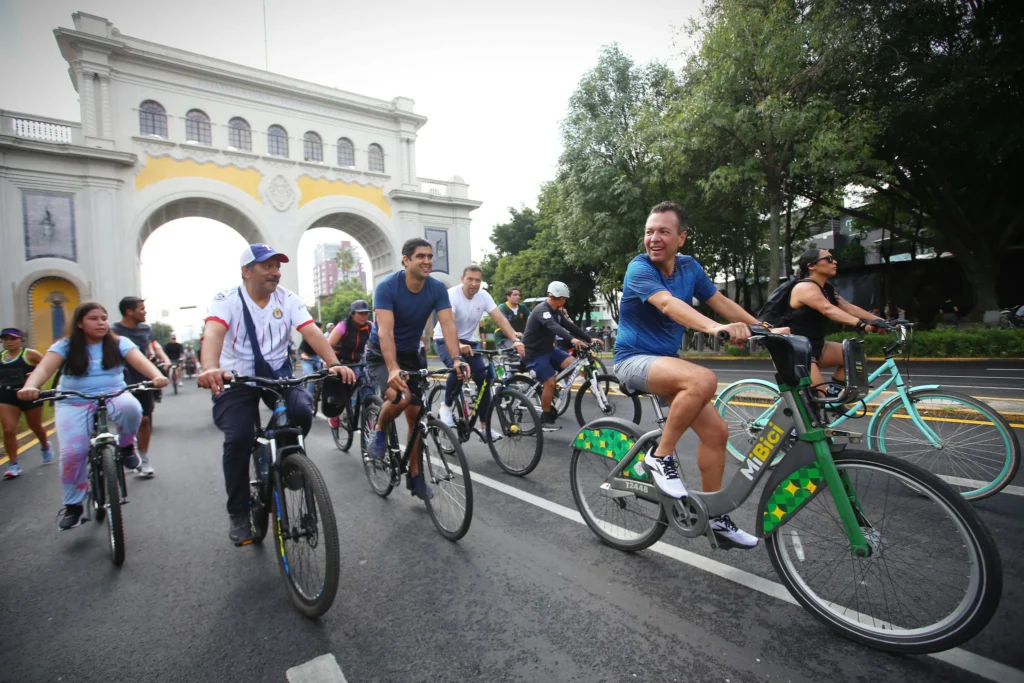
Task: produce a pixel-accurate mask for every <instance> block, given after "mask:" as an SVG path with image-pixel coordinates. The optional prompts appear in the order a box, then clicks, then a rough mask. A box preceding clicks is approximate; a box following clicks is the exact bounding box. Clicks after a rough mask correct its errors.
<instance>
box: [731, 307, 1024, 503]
mask: <svg viewBox="0 0 1024 683" xmlns="http://www.w3.org/2000/svg"><path fill="white" fill-rule="evenodd" d="M912 330H913V327H912V325H910V323H907V321H905V320H898V321H894V322H893V323H892V325H891V328H890V330H889V331H890V334H892V335H893V337H894V339H893V343H892V344H891V345H890V346H889V347H888V348H886V350H885V362H884V363H882V365H881V366H879V368H878V369H877V370H875V371H874V372H872V373H871V376H870V377H869V378H868V381H869V382H870V383H872V384H873V383H874V382H876V381H878V380H879V379H880V378H883V377H885V375H888V377H887V378H885V379H883V380H882V381H881V383H880V384H878V385H877V386H876V387H875V388H874V389H872V390H871V392H870V393H868V394H867V396H865V397H864V398H863V399H862V400H860V401H858V402H857V403H855V404H853V405H843V402H842V401H832V402H830V404H829V405H827V406H825V410H826V412H828V413H831V414H832V415H833V416H834V417H833V419H832V421H831V423H830V424H829V425H828V426H829V427H830V428H836V427H839V426H841V425H842V424H843V423H844V422H846V421H847V420H850V419H856V418H860V417H868V416H870V418H871V420H870V422H869V423H868V427H867V439H868V440H867V447H868V448H869V449H871V450H875V451H879V452H881V453H886V454H888V455H894V456H896V457H898V458H902V459H904V460H907V461H909V462H912V463H914V464H915V465H919V466H921V467H923V468H925V469H926V470H928V471H930V472H932V473H933V474H936V475H938V476H939V477H940V478H941V479H943V480H944V481H945V482H946V483H948V484H949V485H950V486H952V487H953V488H954V489H955V490H957V491H959V492H960V494H961V495H962V496H963V497H964V498H966V499H967V500H970V501H977V500H981V499H983V498H988V497H989V496H994V495H995V494H997V493H999V492H1000V491H1001V490H1003V489H1004V488H1005V487H1006V486H1007V485H1008V484H1009V483H1010V482H1011V481H1013V478H1014V476H1015V475H1016V474H1017V469H1018V467H1019V466H1020V443H1019V442H1018V440H1017V435H1016V434H1015V433H1014V431H1013V427H1012V426H1011V425H1010V423H1009V422H1007V421H1006V419H1005V418H1003V416H1002V415H1000V414H999V412H998V411H996V410H995V409H994V408H992V407H991V406H989V405H987V404H985V403H984V402H982V401H979V400H978V399H976V398H974V397H973V396H967V395H966V394H961V393H958V392H955V391H949V390H948V389H944V388H942V386H940V385H938V384H928V385H920V386H910V384H909V382H908V381H906V380H904V378H903V376H902V375H901V374H900V370H899V367H898V365H897V363H896V360H895V358H896V356H897V355H899V353H900V352H901V351H903V352H904V353H905V356H906V357H908V358H909V354H910V348H911V346H912V336H911V335H912ZM890 387H891V388H892V389H893V390H894V391H895V393H894V394H893V395H891V396H889V397H888V398H886V399H883V400H882V401H881V403H880V405H878V407H877V408H873V412H872V410H869V409H868V406H869V405H871V404H872V402H873V401H875V400H876V399H878V398H879V397H881V396H882V394H883V392H885V391H887V390H889V389H890ZM781 402H782V399H781V397H780V396H779V388H778V387H777V386H776V385H775V384H772V383H771V382H766V381H764V380H759V379H744V380H740V381H738V382H734V383H732V384H730V385H729V386H728V387H726V388H725V389H723V390H722V392H721V393H720V394H719V395H718V398H717V399H716V400H715V408H716V409H717V410H718V413H719V414H720V415H721V416H722V417H723V418H724V419H725V421H726V423H728V425H729V447H728V448H729V453H730V454H731V455H732V456H733V457H734V458H736V459H737V460H743V459H744V458H746V452H747V451H748V450H749V448H750V444H752V443H754V442H755V441H757V440H758V439H759V438H760V436H761V434H762V433H763V431H764V429H765V425H766V424H767V421H768V419H769V418H770V417H771V415H772V413H773V412H774V411H775V408H776V407H778V406H779V405H780V403H781Z"/></svg>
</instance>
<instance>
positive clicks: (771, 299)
mask: <svg viewBox="0 0 1024 683" xmlns="http://www.w3.org/2000/svg"><path fill="white" fill-rule="evenodd" d="M798 282H802V279H801V278H799V277H798V276H796V275H794V276H793V277H791V278H789V279H788V280H786V281H785V282H783V283H782V284H781V285H779V286H778V287H776V288H775V290H774V291H773V292H772V293H771V294H769V295H768V300H767V301H765V302H764V306H762V307H761V310H760V311H758V312H757V319H758V320H761V321H763V322H766V323H768V324H769V325H771V326H772V327H782V326H783V324H784V323H785V320H786V315H787V314H788V313H789V311H790V310H791V309H790V308H789V294H790V292H792V291H793V287H794V286H795V285H796V283H798Z"/></svg>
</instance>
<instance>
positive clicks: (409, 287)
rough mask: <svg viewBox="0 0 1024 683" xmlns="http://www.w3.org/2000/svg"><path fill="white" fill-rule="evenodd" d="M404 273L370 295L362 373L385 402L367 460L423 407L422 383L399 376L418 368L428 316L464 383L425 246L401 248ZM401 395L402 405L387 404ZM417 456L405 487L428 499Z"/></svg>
mask: <svg viewBox="0 0 1024 683" xmlns="http://www.w3.org/2000/svg"><path fill="white" fill-rule="evenodd" d="M402 265H403V266H405V268H404V270H400V271H398V272H397V273H392V274H391V275H388V276H387V277H385V278H384V279H382V280H381V281H380V283H379V284H378V285H377V288H376V290H375V291H374V294H373V310H374V320H375V322H376V323H377V324H376V325H374V328H373V331H372V332H370V339H369V341H368V342H367V343H366V369H367V370H368V371H369V372H370V374H371V376H373V378H374V379H375V380H376V382H377V386H379V387H380V388H381V390H383V391H385V395H386V398H387V400H385V401H384V405H383V407H382V408H381V409H380V416H379V417H378V418H377V431H376V432H375V433H374V435H373V440H372V441H371V442H370V457H373V458H378V459H379V458H383V457H384V454H385V453H386V452H387V428H388V427H389V426H390V425H391V422H392V421H393V420H394V419H395V418H396V417H398V415H399V414H401V413H402V412H404V411H405V409H406V408H407V407H409V406H413V409H412V410H409V411H405V419H406V421H407V422H408V423H409V429H410V430H411V429H412V428H413V426H414V425H415V423H416V420H417V419H418V418H419V413H420V407H421V406H422V405H423V382H422V380H419V379H415V380H414V379H410V381H409V382H406V380H405V379H403V378H402V371H403V370H404V371H407V372H414V371H417V370H421V369H422V365H421V363H420V355H419V345H420V337H421V336H422V335H423V327H424V326H425V325H426V324H427V320H428V319H429V318H430V316H431V314H434V313H436V314H437V319H438V322H439V323H440V325H441V331H442V332H443V335H444V343H445V348H447V349H448V353H449V354H450V355H451V357H452V358H454V359H455V361H454V370H455V372H458V373H459V376H460V377H461V378H462V379H465V378H466V376H467V375H468V374H469V373H468V368H467V366H466V363H465V361H463V360H462V359H461V358H460V357H459V337H458V334H457V333H456V331H455V316H454V314H453V313H452V305H451V302H450V301H449V299H448V290H447V289H446V288H445V286H444V284H443V283H442V282H441V281H440V280H435V279H434V278H432V277H430V272H431V270H433V267H434V250H433V247H432V246H431V245H430V242H428V241H426V240H425V239H421V238H413V239H411V240H408V241H406V243H405V244H404V245H402ZM399 392H401V394H402V400H401V401H399V402H398V403H397V404H394V403H392V402H391V401H392V400H393V399H394V398H395V397H396V396H397V395H398V393H399ZM418 455H419V454H418V453H413V454H411V458H410V460H409V479H408V481H407V482H406V486H407V487H408V489H409V490H410V491H412V494H413V495H414V496H417V497H419V498H422V499H423V500H428V499H430V498H431V497H432V496H433V495H434V492H433V491H432V490H431V488H430V487H429V486H428V485H427V483H426V481H425V480H424V478H423V475H422V474H421V473H420V471H419V457H418Z"/></svg>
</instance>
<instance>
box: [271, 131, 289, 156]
mask: <svg viewBox="0 0 1024 683" xmlns="http://www.w3.org/2000/svg"><path fill="white" fill-rule="evenodd" d="M267 154H269V155H270V156H272V157H286V156H288V132H287V131H286V130H285V129H284V128H282V127H281V126H277V125H274V126H271V127H270V128H268V129H267Z"/></svg>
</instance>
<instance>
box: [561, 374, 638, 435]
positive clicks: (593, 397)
mask: <svg viewBox="0 0 1024 683" xmlns="http://www.w3.org/2000/svg"><path fill="white" fill-rule="evenodd" d="M594 381H595V382H596V385H595V384H594V383H592V382H591V381H590V380H587V381H586V382H584V383H583V386H581V387H580V390H579V391H577V392H576V422H578V423H579V425H580V427H583V426H584V425H586V424H587V423H588V422H593V421H594V420H596V419H598V418H599V417H611V416H613V415H618V416H619V417H621V418H624V419H627V420H629V421H630V422H632V423H633V424H640V399H639V398H637V397H636V396H629V395H627V394H625V393H622V395H621V396H614V397H613V396H611V392H610V387H612V386H614V387H616V388H620V387H619V380H618V378H616V377H615V375H595V376H594ZM613 382H614V384H613ZM598 392H600V394H601V395H600V396H598ZM602 403H603V404H604V405H601V404H602Z"/></svg>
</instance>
